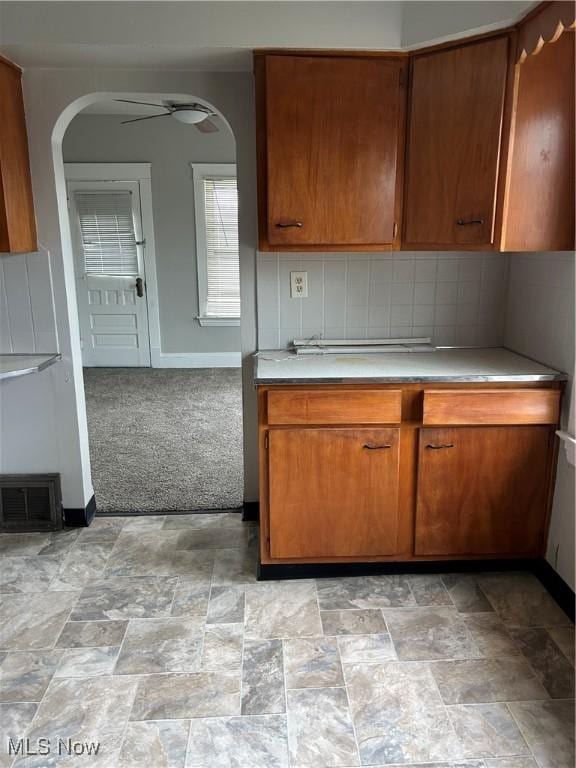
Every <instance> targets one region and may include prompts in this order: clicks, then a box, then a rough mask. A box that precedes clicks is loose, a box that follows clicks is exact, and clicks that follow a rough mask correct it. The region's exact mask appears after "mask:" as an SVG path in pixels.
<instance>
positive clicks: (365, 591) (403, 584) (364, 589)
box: [317, 575, 415, 611]
mask: <svg viewBox="0 0 576 768" xmlns="http://www.w3.org/2000/svg"><path fill="white" fill-rule="evenodd" d="M317 589H318V602H319V603H320V608H321V609H322V610H326V611H331V610H340V609H346V608H385V607H390V606H404V605H414V604H415V601H414V596H413V595H412V592H411V590H410V585H409V582H408V579H407V578H406V577H405V576H395V575H393V576H387V575H386V576H357V577H350V578H340V579H317Z"/></svg>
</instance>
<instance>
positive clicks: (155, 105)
mask: <svg viewBox="0 0 576 768" xmlns="http://www.w3.org/2000/svg"><path fill="white" fill-rule="evenodd" d="M114 101H120V102H121V103H122V104H140V105H143V106H145V107H158V109H168V107H165V106H164V105H163V104H152V103H151V102H150V101H132V100H131V99H114Z"/></svg>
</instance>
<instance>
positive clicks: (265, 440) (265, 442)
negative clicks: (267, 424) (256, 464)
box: [264, 433, 268, 449]
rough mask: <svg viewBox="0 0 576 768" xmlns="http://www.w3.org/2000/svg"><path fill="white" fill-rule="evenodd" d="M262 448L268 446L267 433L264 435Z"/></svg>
mask: <svg viewBox="0 0 576 768" xmlns="http://www.w3.org/2000/svg"><path fill="white" fill-rule="evenodd" d="M264 448H266V449H267V448H268V433H266V434H265V435H264Z"/></svg>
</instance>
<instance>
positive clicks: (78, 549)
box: [50, 543, 114, 591]
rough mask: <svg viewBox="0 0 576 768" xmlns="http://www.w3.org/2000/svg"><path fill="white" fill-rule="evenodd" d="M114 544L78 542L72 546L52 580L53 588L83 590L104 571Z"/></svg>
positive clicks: (51, 585)
mask: <svg viewBox="0 0 576 768" xmlns="http://www.w3.org/2000/svg"><path fill="white" fill-rule="evenodd" d="M113 546H114V545H113V544H93V543H89V544H76V545H75V546H73V547H71V548H70V550H69V552H68V553H67V555H66V556H65V558H64V560H61V561H60V564H59V567H58V570H57V571H56V573H55V574H54V578H53V579H52V581H51V582H50V589H51V590H59V591H67V590H81V589H83V588H84V586H86V584H89V583H90V582H91V581H92V580H93V579H96V578H99V577H101V576H102V573H103V572H104V568H105V566H106V563H107V562H108V558H109V557H110V555H111V553H112V548H113Z"/></svg>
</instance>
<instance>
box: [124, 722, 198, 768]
mask: <svg viewBox="0 0 576 768" xmlns="http://www.w3.org/2000/svg"><path fill="white" fill-rule="evenodd" d="M189 730H190V722H189V721H188V720H159V721H158V722H155V721H153V720H147V721H144V722H138V723H128V727H127V728H126V735H125V736H124V741H123V743H122V749H121V751H120V757H119V759H118V768H142V767H143V766H145V765H147V766H150V768H184V762H185V760H186V746H187V744H188V732H189Z"/></svg>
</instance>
